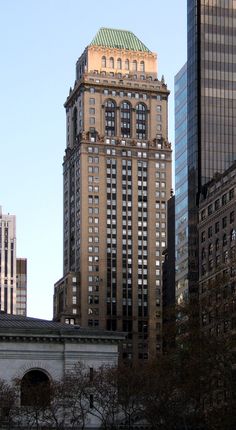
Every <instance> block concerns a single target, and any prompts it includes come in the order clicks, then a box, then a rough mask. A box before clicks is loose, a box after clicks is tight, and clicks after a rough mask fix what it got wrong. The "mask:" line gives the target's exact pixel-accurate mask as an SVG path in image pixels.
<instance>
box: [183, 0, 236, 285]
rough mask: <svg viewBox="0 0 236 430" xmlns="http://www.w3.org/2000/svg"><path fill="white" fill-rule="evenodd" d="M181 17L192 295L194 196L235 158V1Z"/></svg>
mask: <svg viewBox="0 0 236 430" xmlns="http://www.w3.org/2000/svg"><path fill="white" fill-rule="evenodd" d="M187 13H188V20H187V23H188V25H187V27H188V56H187V166H188V167H187V169H188V171H187V177H188V180H187V184H188V185H187V188H188V190H187V198H186V203H187V207H186V209H187V212H188V276H187V278H188V291H193V292H194V291H195V290H196V285H197V280H198V231H197V224H198V205H199V198H200V194H201V193H204V190H205V186H206V184H207V182H208V181H209V180H210V179H212V178H213V177H214V176H215V175H216V174H217V173H223V172H224V171H225V170H226V169H227V168H229V167H230V166H231V165H232V163H233V162H234V160H235V159H236V145H235V140H236V116H235V114H234V112H235V108H236V65H235V63H236V61H235V58H236V57H235V53H236V34H235V19H236V2H235V0H214V1H213V0H188V3H187ZM177 191H178V188H177ZM177 216H178V212H177ZM177 252H178V251H177Z"/></svg>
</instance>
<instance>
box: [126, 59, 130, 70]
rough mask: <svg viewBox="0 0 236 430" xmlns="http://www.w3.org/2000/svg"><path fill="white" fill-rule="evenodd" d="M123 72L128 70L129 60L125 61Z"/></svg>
mask: <svg viewBox="0 0 236 430" xmlns="http://www.w3.org/2000/svg"><path fill="white" fill-rule="evenodd" d="M125 70H129V60H128V59H127V60H125Z"/></svg>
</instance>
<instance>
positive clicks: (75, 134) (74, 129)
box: [72, 106, 78, 145]
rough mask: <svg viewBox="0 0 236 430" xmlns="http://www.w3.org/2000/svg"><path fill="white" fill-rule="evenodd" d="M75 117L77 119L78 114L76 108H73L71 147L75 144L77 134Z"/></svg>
mask: <svg viewBox="0 0 236 430" xmlns="http://www.w3.org/2000/svg"><path fill="white" fill-rule="evenodd" d="M77 117H78V112H77V107H76V106H75V108H74V110H73V117H72V123H73V127H72V130H73V145H75V144H76V138H77V134H78V127H77Z"/></svg>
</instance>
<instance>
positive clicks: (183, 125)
mask: <svg viewBox="0 0 236 430" xmlns="http://www.w3.org/2000/svg"><path fill="white" fill-rule="evenodd" d="M175 281H176V293H175V295H176V299H177V301H182V300H183V299H185V298H186V296H187V295H188V153H187V64H185V65H184V66H183V67H182V68H181V70H180V71H179V72H178V73H177V75H176V76H175Z"/></svg>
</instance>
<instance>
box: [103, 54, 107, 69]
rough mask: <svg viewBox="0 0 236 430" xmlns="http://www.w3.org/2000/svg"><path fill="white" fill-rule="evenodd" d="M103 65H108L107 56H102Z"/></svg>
mask: <svg viewBox="0 0 236 430" xmlns="http://www.w3.org/2000/svg"><path fill="white" fill-rule="evenodd" d="M102 67H107V59H106V57H105V56H103V57H102Z"/></svg>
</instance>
